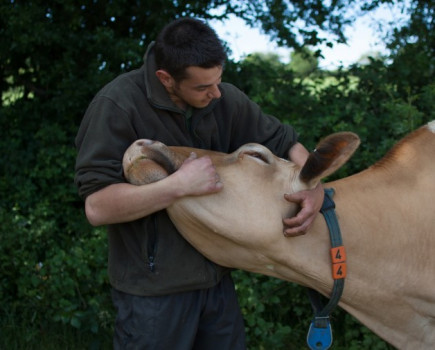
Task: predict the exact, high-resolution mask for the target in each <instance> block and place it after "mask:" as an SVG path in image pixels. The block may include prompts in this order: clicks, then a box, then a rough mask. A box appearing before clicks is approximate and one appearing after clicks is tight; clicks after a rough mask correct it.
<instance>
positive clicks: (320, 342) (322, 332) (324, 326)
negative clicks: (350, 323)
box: [307, 317, 332, 350]
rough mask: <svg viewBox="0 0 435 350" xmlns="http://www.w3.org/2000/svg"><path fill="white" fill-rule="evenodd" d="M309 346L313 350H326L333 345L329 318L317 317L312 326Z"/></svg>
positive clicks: (308, 340)
mask: <svg viewBox="0 0 435 350" xmlns="http://www.w3.org/2000/svg"><path fill="white" fill-rule="evenodd" d="M307 344H308V347H309V348H310V349H311V350H326V349H329V347H330V346H331V345H332V330H331V323H330V322H329V317H316V318H315V319H314V320H313V321H312V322H311V325H310V329H309V330H308V336H307Z"/></svg>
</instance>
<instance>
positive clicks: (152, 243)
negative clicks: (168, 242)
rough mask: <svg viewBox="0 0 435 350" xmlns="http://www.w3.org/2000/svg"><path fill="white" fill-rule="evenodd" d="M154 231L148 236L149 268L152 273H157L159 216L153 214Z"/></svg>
mask: <svg viewBox="0 0 435 350" xmlns="http://www.w3.org/2000/svg"><path fill="white" fill-rule="evenodd" d="M152 220H153V230H152V232H150V233H149V234H148V247H147V253H148V267H149V269H150V271H151V272H155V269H156V263H155V258H156V252H157V215H156V214H153V217H152Z"/></svg>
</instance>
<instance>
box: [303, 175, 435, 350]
mask: <svg viewBox="0 0 435 350" xmlns="http://www.w3.org/2000/svg"><path fill="white" fill-rule="evenodd" d="M329 186H331V187H334V188H335V190H336V195H335V197H334V200H335V202H336V211H337V215H338V217H339V222H340V227H341V231H342V234H343V240H344V245H345V246H346V250H347V258H348V259H347V266H348V276H347V278H346V282H345V289H344V293H343V297H342V299H341V302H340V306H341V307H343V308H344V309H345V310H347V311H348V312H350V313H351V314H352V315H354V316H355V317H356V318H358V319H359V320H361V321H362V322H363V323H365V324H366V325H367V326H368V327H369V328H371V329H372V330H373V331H374V332H376V333H377V334H379V335H380V336H381V337H383V338H384V339H386V340H387V341H389V342H391V343H392V344H393V345H395V346H397V347H399V348H411V347H414V348H418V347H421V346H423V347H424V346H425V344H429V343H430V342H432V344H433V342H435V336H434V335H433V334H434V331H435V322H434V318H433V317H434V316H435V306H434V304H433V301H434V298H435V293H432V295H431V291H432V292H433V285H434V282H435V280H434V277H433V274H426V272H424V271H422V270H419V267H418V266H416V261H424V260H426V258H424V259H423V258H422V256H421V255H422V254H423V255H426V256H427V260H426V263H427V264H432V266H434V265H433V264H435V261H434V258H433V254H432V253H430V247H415V245H413V244H414V242H419V241H420V242H421V241H422V240H421V239H419V235H420V234H422V233H420V232H416V233H414V232H415V231H416V229H415V228H413V227H412V226H409V227H406V225H410V224H409V223H408V222H409V221H410V220H406V219H405V218H406V215H407V214H408V210H409V206H410V205H412V203H407V202H406V200H405V198H407V196H408V197H409V193H408V194H407V193H403V191H405V189H400V188H397V183H396V184H394V183H391V177H387V176H385V177H382V176H379V172H376V171H365V172H363V173H360V174H358V175H356V176H352V177H348V178H346V179H343V180H339V181H336V182H332V183H329V184H326V186H325V187H329ZM407 188H409V186H407ZM418 193H420V191H419V192H418ZM415 205H417V204H415ZM414 209H415V210H417V212H418V211H419V210H420V209H419V208H418V207H417V208H414ZM421 210H425V209H424V208H421ZM319 233H320V234H321V235H322V236H327V227H326V225H325V223H324V220H323V219H321V218H320V217H319V218H318V219H317V220H316V222H315V224H314V228H313V230H312V231H310V232H309V233H308V235H310V234H313V236H314V238H316V236H317V235H319ZM388 233H390V234H389V235H388ZM392 233H393V234H394V235H393V236H392ZM410 234H414V235H415V236H414V237H413V238H411V237H410V236H409V235H410ZM420 237H421V236H420ZM316 240H317V241H318V240H319V238H316ZM429 242H431V241H428V243H429ZM432 242H433V240H432ZM404 247H407V248H408V251H407V250H405V249H404ZM417 249H418V250H417ZM323 261H324V262H325V260H324V258H323ZM327 261H328V264H329V257H328V258H327ZM318 270H321V269H318ZM425 271H429V269H427V268H426V269H425ZM416 273H417V275H418V276H419V277H418V278H419V279H427V282H426V283H422V282H421V281H417V279H416V285H417V283H418V286H419V287H417V288H421V289H420V290H419V291H416V285H413V286H412V285H409V283H408V284H406V285H405V284H401V282H400V281H404V279H405V278H406V279H408V280H409V278H410V277H409V276H410V275H411V276H412V275H413V274H416ZM421 273H423V274H421ZM405 276H406V277H405ZM306 282H308V283H314V285H313V284H311V285H310V287H313V288H316V289H318V290H319V291H320V292H321V293H323V294H326V295H328V294H329V293H330V288H331V285H332V278H331V277H330V276H326V277H325V278H324V279H323V280H319V281H309V280H308V279H306ZM421 298H423V299H424V298H426V299H427V303H426V306H423V307H422V305H421V304H420V300H419V299H421ZM430 328H432V330H430ZM410 330H412V331H411V333H412V334H413V335H412V336H410ZM428 334H429V336H428ZM428 337H432V338H431V339H428ZM425 342H426V343H425Z"/></svg>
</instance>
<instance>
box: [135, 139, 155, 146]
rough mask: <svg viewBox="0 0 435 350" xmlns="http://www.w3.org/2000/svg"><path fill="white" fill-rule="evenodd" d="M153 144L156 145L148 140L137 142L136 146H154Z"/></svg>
mask: <svg viewBox="0 0 435 350" xmlns="http://www.w3.org/2000/svg"><path fill="white" fill-rule="evenodd" d="M153 143H154V141H153V140H148V139H140V140H137V141H136V145H137V146H139V147H142V146H149V145H152V144H153Z"/></svg>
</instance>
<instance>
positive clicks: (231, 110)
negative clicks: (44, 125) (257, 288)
mask: <svg viewBox="0 0 435 350" xmlns="http://www.w3.org/2000/svg"><path fill="white" fill-rule="evenodd" d="M225 59H226V54H225V51H224V49H223V47H222V44H221V42H220V40H219V38H218V37H217V36H216V34H215V32H214V31H213V30H212V29H211V28H210V27H209V26H207V25H206V24H205V23H203V22H202V21H200V20H196V19H190V18H184V19H179V20H176V21H174V22H172V23H170V24H169V25H167V26H166V27H165V28H164V29H163V30H162V32H161V33H160V34H159V36H158V38H157V40H156V42H155V43H152V44H151V45H150V46H149V47H148V49H147V52H146V54H145V57H144V65H143V66H142V67H141V68H140V69H137V70H134V71H132V72H129V73H126V74H123V75H121V76H119V77H118V78H116V79H115V80H114V81H112V82H110V83H109V84H108V85H106V86H105V87H104V88H103V89H102V90H101V91H100V92H99V93H98V94H97V95H96V96H95V98H94V99H93V100H92V102H91V104H90V105H89V107H88V109H87V111H86V114H85V116H84V118H83V121H82V124H81V126H80V129H79V131H78V134H77V138H76V144H77V148H78V156H77V162H76V179H75V181H76V184H77V186H78V188H79V194H80V196H81V197H82V198H84V199H85V210H86V216H87V218H88V220H89V222H90V223H91V224H92V225H108V237H109V277H110V282H111V285H112V287H113V289H112V297H113V302H114V305H115V307H116V309H117V318H116V324H115V335H114V347H115V348H116V349H127V348H129V349H130V348H131V349H171V350H172V349H207V350H208V349H244V348H245V339H244V325H243V319H242V316H241V313H240V310H239V306H238V303H237V297H236V294H235V290H234V285H233V282H232V280H231V276H230V273H229V270H228V269H226V268H223V267H221V266H218V265H216V264H214V263H212V262H210V261H208V260H207V259H206V258H204V257H203V256H202V255H201V254H200V253H198V252H197V251H196V250H195V249H194V248H193V247H192V246H190V244H188V243H187V242H186V241H185V240H184V239H183V238H182V237H181V235H180V234H179V233H178V232H177V230H176V229H175V227H174V225H173V224H172V222H171V221H170V219H169V217H168V215H167V213H166V211H165V208H167V207H168V206H169V205H171V204H172V203H173V202H174V201H175V200H177V198H180V197H183V196H188V195H190V196H191V195H206V194H211V193H214V192H217V191H220V190H221V189H222V186H223V185H222V183H220V182H219V181H216V179H218V174H216V170H215V168H214V166H213V164H212V163H211V161H210V159H209V158H207V157H203V158H196V157H195V156H194V155H193V156H191V157H190V158H189V159H188V160H186V161H185V162H184V164H183V165H182V166H181V168H180V169H179V170H178V171H176V172H175V173H174V174H172V175H170V176H169V177H167V178H165V179H163V180H161V181H159V182H156V183H152V184H148V185H144V186H133V185H130V184H128V183H126V182H125V179H124V177H123V174H122V157H123V154H124V152H125V150H126V149H127V147H128V146H129V145H130V144H131V143H132V142H133V141H135V140H137V139H139V138H148V139H152V140H158V141H161V142H163V143H165V144H167V145H170V146H190V147H197V148H203V149H211V150H216V151H221V152H227V153H228V152H232V151H234V150H236V149H237V148H238V147H240V146H241V145H243V144H245V143H248V142H257V143H261V144H263V145H265V146H266V147H268V148H269V149H271V150H272V151H273V152H274V153H275V154H277V155H278V156H281V157H289V158H290V159H291V160H292V161H294V162H295V163H298V164H303V163H304V162H305V160H306V158H307V156H308V152H307V151H306V149H305V148H304V147H303V146H302V145H301V144H300V143H298V142H297V135H296V133H295V131H294V130H293V128H292V127H290V126H288V125H283V124H281V123H280V122H279V121H278V120H277V119H276V118H274V117H271V116H268V115H265V114H264V113H262V112H261V110H260V108H259V107H258V106H257V105H256V104H255V103H253V102H252V101H250V100H249V99H248V98H247V97H246V95H244V94H243V93H242V92H241V91H240V90H238V89H237V88H236V87H234V86H232V85H230V84H225V83H221V77H222V71H223V66H224V62H225ZM283 195H284V194H283ZM286 199H287V200H289V201H293V202H297V203H299V204H300V205H301V208H302V209H301V211H300V212H299V214H298V216H296V217H295V218H291V219H285V220H284V223H283V226H284V234H285V235H288V236H293V235H298V234H303V233H305V232H306V230H307V229H308V227H309V226H310V224H311V222H312V221H313V220H314V217H315V215H316V213H317V212H318V210H319V209H320V207H321V203H322V201H323V190H322V189H321V187H320V186H319V187H318V188H317V189H315V190H312V191H304V192H300V193H298V194H294V195H292V196H289V195H287V196H286Z"/></svg>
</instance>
